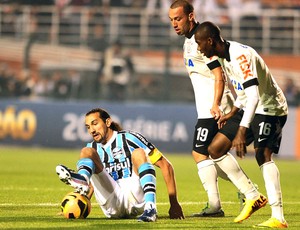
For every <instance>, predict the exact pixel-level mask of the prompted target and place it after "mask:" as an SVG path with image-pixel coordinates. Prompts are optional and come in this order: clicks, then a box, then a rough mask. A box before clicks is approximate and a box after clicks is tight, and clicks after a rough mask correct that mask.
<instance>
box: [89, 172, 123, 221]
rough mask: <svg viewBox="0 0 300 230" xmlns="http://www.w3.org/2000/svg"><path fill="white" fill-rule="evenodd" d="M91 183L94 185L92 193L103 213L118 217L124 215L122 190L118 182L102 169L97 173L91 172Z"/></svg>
mask: <svg viewBox="0 0 300 230" xmlns="http://www.w3.org/2000/svg"><path fill="white" fill-rule="evenodd" d="M91 183H92V185H93V187H94V195H95V198H96V201H97V203H98V204H99V205H100V207H101V209H102V211H103V213H104V214H105V215H106V216H107V217H113V218H119V217H122V216H124V213H125V205H124V196H125V195H124V192H123V191H122V189H121V188H120V186H119V184H118V183H117V182H116V181H114V179H113V178H112V177H111V176H110V175H109V174H108V173H107V171H106V170H103V171H102V172H101V173H99V174H93V176H92V177H91Z"/></svg>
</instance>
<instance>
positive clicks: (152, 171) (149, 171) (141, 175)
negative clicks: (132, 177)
mask: <svg viewBox="0 0 300 230" xmlns="http://www.w3.org/2000/svg"><path fill="white" fill-rule="evenodd" d="M146 174H151V175H154V176H156V174H155V170H154V169H147V170H145V171H143V172H141V173H139V177H140V178H142V177H143V176H145V175H146Z"/></svg>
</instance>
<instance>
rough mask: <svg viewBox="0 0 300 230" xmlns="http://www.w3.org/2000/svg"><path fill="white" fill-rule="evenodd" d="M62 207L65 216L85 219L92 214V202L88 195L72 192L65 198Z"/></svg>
mask: <svg viewBox="0 0 300 230" xmlns="http://www.w3.org/2000/svg"><path fill="white" fill-rule="evenodd" d="M60 207H61V211H62V213H63V215H64V217H65V218H67V219H83V218H86V217H87V216H88V215H89V214H90V211H91V202H90V200H89V199H88V198H87V197H86V196H83V195H80V194H79V193H77V192H70V193H68V194H67V195H66V196H65V197H64V198H63V200H62V202H61V205H60Z"/></svg>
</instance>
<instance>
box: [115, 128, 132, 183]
mask: <svg viewBox="0 0 300 230" xmlns="http://www.w3.org/2000/svg"><path fill="white" fill-rule="evenodd" d="M122 143H123V149H124V151H125V155H126V158H129V162H130V168H129V169H130V175H132V161H131V152H130V149H129V147H128V144H127V142H126V136H125V133H124V134H122ZM118 176H119V178H122V177H123V171H122V170H120V171H119V173H118Z"/></svg>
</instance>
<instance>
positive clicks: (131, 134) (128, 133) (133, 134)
mask: <svg viewBox="0 0 300 230" xmlns="http://www.w3.org/2000/svg"><path fill="white" fill-rule="evenodd" d="M118 134H120V135H122V134H123V135H124V134H125V135H126V136H128V137H135V138H138V139H146V138H145V137H144V136H143V135H142V134H141V133H139V132H136V131H133V130H122V131H119V132H118Z"/></svg>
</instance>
